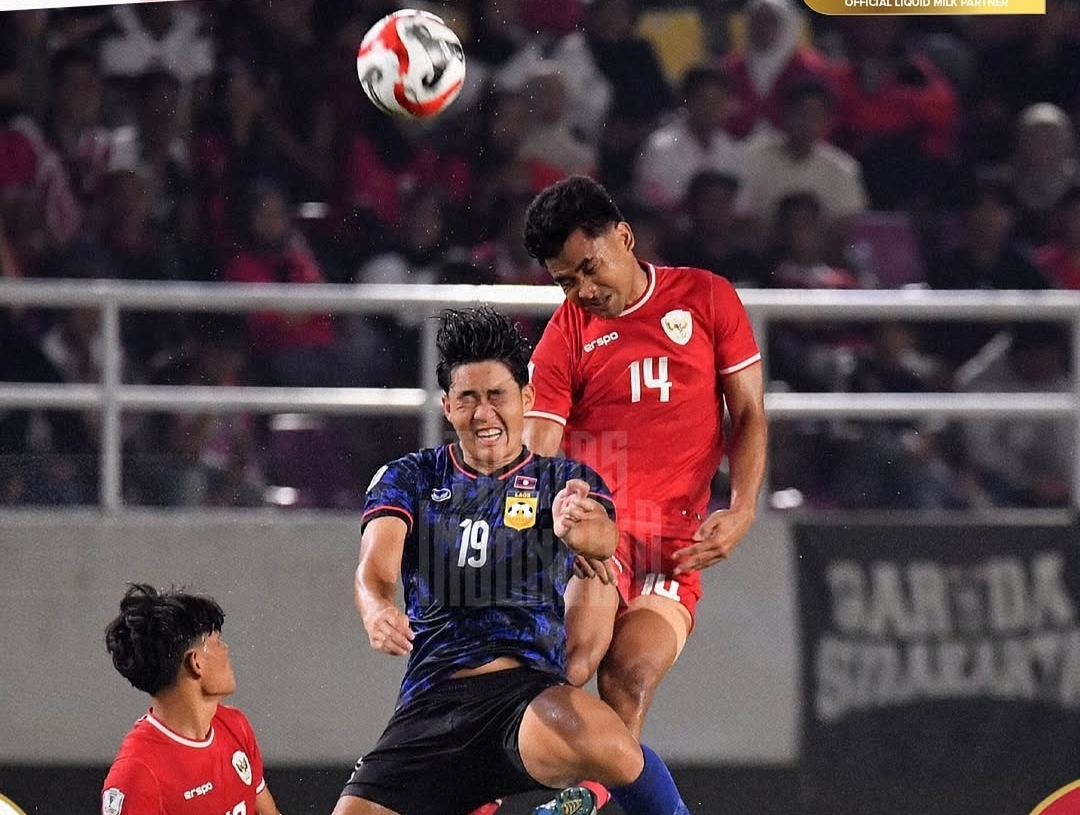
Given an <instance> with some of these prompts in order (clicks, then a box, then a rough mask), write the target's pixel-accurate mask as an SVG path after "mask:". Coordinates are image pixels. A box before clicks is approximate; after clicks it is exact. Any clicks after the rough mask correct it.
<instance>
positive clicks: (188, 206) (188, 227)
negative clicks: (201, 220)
mask: <svg viewBox="0 0 1080 815" xmlns="http://www.w3.org/2000/svg"><path fill="white" fill-rule="evenodd" d="M136 89H137V92H138V97H137V99H136V105H135V107H136V122H135V124H132V125H124V126H122V127H118V128H117V129H116V130H115V131H114V132H113V136H112V145H111V147H110V154H109V169H110V171H138V173H139V174H140V175H141V176H142V177H143V178H144V179H145V180H146V181H147V183H148V184H149V196H150V201H151V218H152V219H153V221H154V223H155V224H156V225H157V226H159V227H160V228H162V229H164V230H166V231H168V232H170V233H171V234H172V235H174V236H176V237H178V238H180V239H183V240H190V239H192V238H193V236H194V231H195V229H196V226H197V218H196V216H195V212H196V204H195V199H194V191H193V187H192V176H191V151H190V146H189V145H190V143H189V140H188V139H187V138H185V137H184V135H183V134H182V132H181V128H180V121H179V119H178V117H177V110H178V107H177V105H178V99H179V93H180V80H179V79H178V78H177V77H176V76H175V75H173V74H171V73H169V72H168V71H162V70H152V71H149V72H148V73H145V74H143V75H141V76H140V77H139V78H138V80H137V81H136Z"/></svg>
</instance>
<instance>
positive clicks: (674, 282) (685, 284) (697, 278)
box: [653, 266, 730, 291]
mask: <svg viewBox="0 0 1080 815" xmlns="http://www.w3.org/2000/svg"><path fill="white" fill-rule="evenodd" d="M653 272H654V274H655V275H656V286H657V289H658V290H660V291H663V290H665V289H668V290H670V289H681V288H688V289H698V290H700V288H701V287H702V286H709V287H712V286H714V285H716V283H717V281H721V282H723V283H728V285H730V283H729V281H728V280H727V278H726V277H724V276H723V275H719V274H717V273H716V272H713V271H710V270H708V269H702V268H700V267H698V266H653Z"/></svg>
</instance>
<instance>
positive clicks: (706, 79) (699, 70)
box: [679, 63, 732, 102]
mask: <svg viewBox="0 0 1080 815" xmlns="http://www.w3.org/2000/svg"><path fill="white" fill-rule="evenodd" d="M709 85H719V86H720V87H722V88H724V89H725V90H729V91H730V90H731V89H732V82H731V76H730V75H729V74H728V72H727V71H725V70H724V69H723V68H722V67H720V66H719V65H716V64H714V63H708V64H704V65H694V66H692V67H691V68H690V69H689V70H687V72H686V73H685V74H684V75H683V78H682V81H681V82H680V83H679V94H680V96H681V97H682V101H683V102H685V101H687V100H688V99H689V98H690V97H691V96H696V95H697V93H698V92H699V91H700V90H701V89H702V88H707V87H708V86H709Z"/></svg>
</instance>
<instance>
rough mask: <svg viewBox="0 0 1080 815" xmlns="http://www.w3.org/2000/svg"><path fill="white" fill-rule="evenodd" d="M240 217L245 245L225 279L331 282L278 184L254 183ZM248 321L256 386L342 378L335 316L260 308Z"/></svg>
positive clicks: (310, 383) (299, 384)
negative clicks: (292, 216)
mask: <svg viewBox="0 0 1080 815" xmlns="http://www.w3.org/2000/svg"><path fill="white" fill-rule="evenodd" d="M238 217H239V221H238V229H239V231H240V235H241V244H240V245H241V249H240V251H239V253H238V254H237V255H236V256H235V257H234V258H233V260H232V262H231V263H229V265H228V267H227V268H226V269H225V280H226V281H229V282H235V283H325V282H326V280H325V278H324V277H323V273H322V270H321V269H320V268H319V264H318V263H317V262H316V260H315V258H314V256H312V254H311V252H310V251H309V250H308V248H307V245H306V243H305V242H304V240H303V238H302V237H301V236H300V235H299V234H298V232H297V231H296V229H295V227H294V225H293V222H292V219H291V217H290V215H289V209H288V204H287V202H286V200H285V196H284V194H283V193H282V192H281V190H280V189H279V188H278V187H276V186H275V185H273V184H271V183H269V182H259V183H256V184H254V185H253V186H252V187H251V188H250V190H249V191H248V193H247V195H245V196H244V198H243V200H242V202H241V203H240V204H239V212H238ZM247 324H248V337H249V341H250V343H251V350H252V354H253V355H254V358H253V364H254V369H255V370H254V371H253V373H254V376H255V379H256V384H264V385H281V386H287V387H309V386H323V387H326V386H331V385H336V384H338V383H339V382H341V381H342V377H343V375H344V372H343V371H342V369H341V368H340V364H339V363H340V359H339V356H340V355H339V354H338V352H337V348H336V345H335V343H336V333H335V329H334V318H333V316H332V315H330V314H311V313H308V314H305V313H298V312H291V311H256V312H253V313H251V314H250V315H249V316H248V321H247Z"/></svg>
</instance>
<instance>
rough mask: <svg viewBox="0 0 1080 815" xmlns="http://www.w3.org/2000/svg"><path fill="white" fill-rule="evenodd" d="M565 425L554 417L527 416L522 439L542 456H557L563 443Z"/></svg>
mask: <svg viewBox="0 0 1080 815" xmlns="http://www.w3.org/2000/svg"><path fill="white" fill-rule="evenodd" d="M562 437H563V426H562V425H561V424H559V423H558V422H556V421H554V420H553V419H541V418H537V417H533V416H526V417H525V430H524V432H523V433H522V440H523V441H524V442H525V446H526V447H528V448H529V449H530V450H532V451H533V452H534V453H536V454H537V455H540V456H557V455H559V447H560V445H561V444H562Z"/></svg>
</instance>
